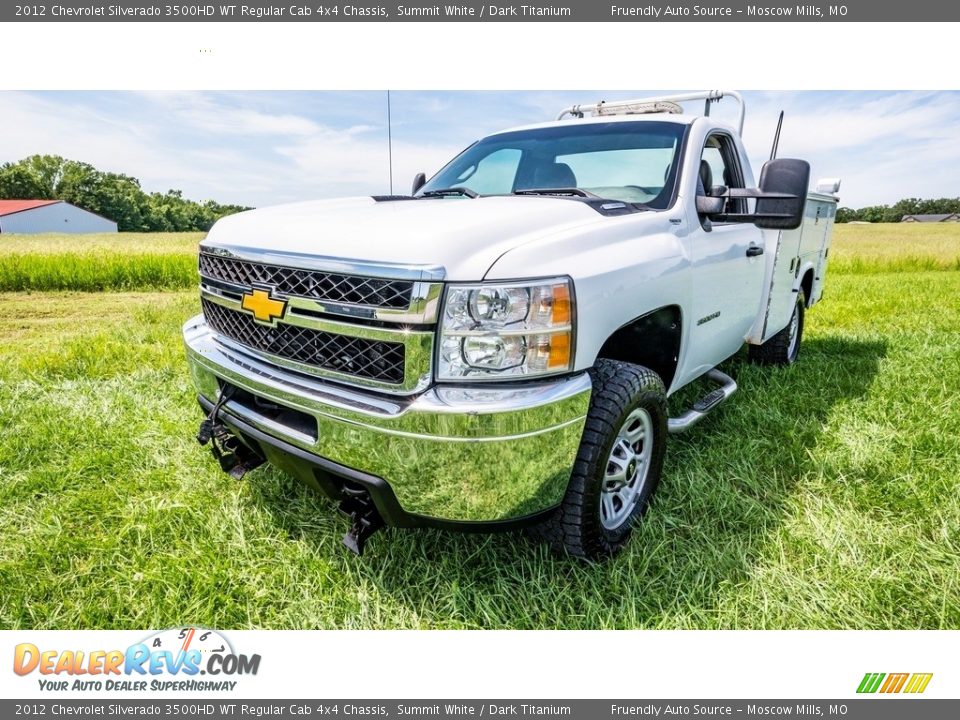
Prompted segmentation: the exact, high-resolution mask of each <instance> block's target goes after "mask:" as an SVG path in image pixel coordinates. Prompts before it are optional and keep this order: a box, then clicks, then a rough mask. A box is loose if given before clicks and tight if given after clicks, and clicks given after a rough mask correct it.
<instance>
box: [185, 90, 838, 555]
mask: <svg viewBox="0 0 960 720" xmlns="http://www.w3.org/2000/svg"><path fill="white" fill-rule="evenodd" d="M721 98H730V99H732V100H734V101H736V102H737V103H738V114H737V117H738V121H737V122H736V123H734V124H728V123H725V122H720V121H719V120H717V119H715V118H714V117H711V116H710V108H711V106H712V105H713V104H715V103H716V102H718V101H719V100H720V99H721ZM692 100H699V101H703V103H704V112H703V113H702V114H685V113H683V112H682V105H681V103H685V102H689V101H692ZM743 117H744V106H743V100H742V98H741V97H740V96H739V95H738V94H737V93H732V92H722V91H709V92H703V93H690V94H687V95H679V96H672V97H664V98H648V99H644V100H637V101H630V102H618V103H598V104H595V105H589V106H587V105H584V106H574V107H571V108H568V109H567V110H565V111H564V112H563V113H561V116H560V118H559V119H558V120H556V121H554V122H548V123H544V124H539V125H533V126H529V127H522V128H518V129H513V130H506V131H503V132H499V133H496V134H493V135H490V136H488V137H485V138H483V139H481V140H479V141H477V142H475V143H474V144H472V145H471V146H470V147H468V148H467V149H466V150H464V151H463V152H462V153H460V154H459V155H458V156H457V157H455V158H454V159H453V160H451V161H450V163H449V164H448V165H446V166H445V167H444V168H443V169H442V170H440V172H438V173H437V174H436V175H435V176H434V177H433V178H432V179H430V180H429V181H428V182H425V178H424V176H423V175H422V174H421V175H419V176H418V177H417V178H416V179H415V181H414V187H413V190H412V192H411V194H410V195H391V196H380V197H356V198H347V199H341V200H325V201H318V202H305V203H298V204H293V205H284V206H280V207H273V208H265V209H260V210H253V211H250V212H244V213H241V214H238V215H234V216H231V217H227V218H225V219H223V220H220V221H219V222H218V223H217V224H216V225H215V226H214V227H213V229H212V230H211V231H210V233H209V235H208V237H207V238H206V239H205V240H204V241H203V242H202V243H201V246H200V256H199V270H200V294H201V304H202V310H203V312H202V314H201V315H198V316H197V317H195V318H193V319H191V320H190V321H188V322H187V323H186V325H185V326H184V330H183V334H184V340H185V343H186V348H187V354H188V359H189V366H190V370H191V373H192V376H193V380H194V382H195V384H196V387H197V390H198V392H199V401H200V403H201V405H202V406H203V408H204V409H205V411H206V412H207V414H208V416H207V419H206V420H205V421H204V423H203V424H202V425H201V430H200V433H199V436H198V439H199V440H200V442H201V443H203V444H207V443H210V444H211V445H212V448H213V452H214V455H215V456H216V457H217V458H218V459H219V460H220V462H221V465H222V466H223V468H224V469H225V470H226V471H228V472H230V473H231V474H233V475H234V476H236V477H242V475H243V474H244V473H245V472H246V471H247V470H250V469H252V468H254V467H256V466H258V465H259V464H261V463H263V462H264V461H269V462H270V463H272V464H273V465H275V466H277V467H279V468H282V469H283V470H285V471H287V472H289V473H291V474H293V475H295V476H296V477H298V478H300V479H301V480H303V481H304V482H306V483H309V484H310V485H312V486H314V487H315V488H317V489H319V490H321V491H322V492H324V493H326V494H327V495H329V496H330V497H331V498H334V499H336V500H338V501H339V502H340V509H341V510H342V511H343V512H344V513H346V514H347V515H349V516H350V517H351V519H352V523H351V529H350V532H348V533H347V535H346V537H345V539H344V540H345V542H346V544H347V545H348V547H351V549H353V550H354V551H356V552H362V550H363V546H364V543H365V542H366V540H367V539H368V537H369V536H370V535H371V534H372V533H373V532H375V531H376V530H377V529H378V528H379V527H381V526H383V525H388V526H395V527H422V526H431V527H446V528H457V529H467V530H470V529H497V528H501V529H502V528H510V527H516V526H521V525H533V526H536V527H538V528H539V529H540V531H541V533H540V534H541V536H542V537H545V538H546V539H547V540H548V541H549V542H550V543H551V545H552V546H553V547H554V548H556V549H557V550H559V551H561V552H562V551H565V552H567V553H570V554H573V555H576V556H581V557H585V558H591V559H594V558H602V557H605V556H610V555H612V554H614V553H616V552H617V551H618V550H619V549H620V548H621V547H623V545H624V543H625V542H626V541H627V538H628V536H629V534H630V531H631V527H632V525H633V524H634V523H635V522H636V520H637V518H639V517H640V516H641V514H642V513H643V512H644V510H645V509H646V507H647V506H648V504H649V503H650V499H651V496H652V494H653V492H654V490H655V488H656V486H657V483H658V481H659V480H660V474H661V468H662V466H663V459H664V452H665V450H666V444H667V434H668V433H670V432H676V431H681V430H684V429H685V428H687V427H689V426H690V425H692V424H693V423H695V422H696V421H697V420H699V419H700V418H702V417H703V416H704V415H705V414H706V413H708V412H710V411H711V410H712V409H714V408H715V407H716V406H717V405H718V404H719V403H720V402H722V401H723V400H725V399H726V398H728V397H729V396H730V395H731V394H732V393H733V392H734V391H735V390H736V383H735V382H734V381H733V379H731V378H730V377H728V376H727V375H726V374H724V373H723V372H721V371H719V370H718V369H717V366H718V365H719V364H720V363H722V362H723V361H724V360H726V359H727V358H729V357H731V356H732V355H734V354H735V353H737V351H738V350H740V348H741V347H742V346H743V344H744V343H747V344H748V346H749V357H750V359H752V360H754V361H757V362H762V363H771V364H779V365H788V364H790V363H792V362H794V360H795V359H796V358H797V353H798V351H799V349H800V340H801V338H802V335H803V320H804V313H805V311H806V310H807V309H808V308H809V307H810V306H811V305H813V304H814V303H816V302H817V301H818V300H819V299H820V297H821V294H822V292H823V283H824V277H825V275H826V270H827V255H828V250H829V247H830V235H831V229H832V227H833V220H834V216H835V214H836V206H837V197H836V192H837V191H838V189H839V181H836V180H833V181H825V182H822V183H821V184H820V185H818V187H817V191H816V192H810V191H809V189H808V186H809V174H810V169H809V165H808V164H807V163H806V162H804V161H802V160H787V159H773V160H771V161H770V162H768V163H766V164H765V165H764V167H763V169H762V170H761V173H760V181H759V184H758V185H755V184H754V178H753V173H752V171H751V168H750V164H749V162H748V160H747V155H746V153H745V151H744V148H743V144H742V142H741V139H740V133H741V131H742V127H743ZM701 377H705V378H706V379H708V380H709V381H710V382H709V383H705V384H707V385H708V387H710V388H712V389H710V390H709V391H708V392H706V394H705V395H704V397H702V398H701V399H700V400H699V401H697V402H696V403H694V404H693V405H692V406H691V407H690V408H689V409H687V410H686V411H684V412H682V413H681V414H679V415H678V416H677V417H668V414H667V402H666V401H667V398H668V397H669V396H670V395H671V394H672V393H675V392H676V391H677V390H678V389H680V388H682V387H684V386H685V385H688V384H689V383H691V382H693V381H694V380H697V379H698V378H701Z"/></svg>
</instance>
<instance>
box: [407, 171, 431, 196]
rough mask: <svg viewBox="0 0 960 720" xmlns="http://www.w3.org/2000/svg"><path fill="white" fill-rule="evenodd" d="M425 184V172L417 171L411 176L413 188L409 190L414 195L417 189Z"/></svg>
mask: <svg viewBox="0 0 960 720" xmlns="http://www.w3.org/2000/svg"><path fill="white" fill-rule="evenodd" d="M426 184H427V175H426V173H417V174H416V175H414V176H413V190H411V191H410V194H411V195H416V194H417V191H418V190H419V189H420V188H422V187H423V186H424V185H426Z"/></svg>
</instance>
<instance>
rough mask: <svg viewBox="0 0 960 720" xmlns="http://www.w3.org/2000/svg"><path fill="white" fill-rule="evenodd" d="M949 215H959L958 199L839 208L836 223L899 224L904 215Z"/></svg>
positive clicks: (959, 202) (907, 201) (909, 201)
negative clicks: (856, 208) (857, 208)
mask: <svg viewBox="0 0 960 720" xmlns="http://www.w3.org/2000/svg"><path fill="white" fill-rule="evenodd" d="M950 213H960V198H939V199H938V200H921V199H920V198H904V199H903V200H901V201H899V202H897V203H894V204H893V205H871V206H870V207H865V208H860V209H859V210H854V209H853V208H847V207H842V208H839V209H838V210H837V222H854V221H862V222H872V223H892V222H900V221H901V220H902V219H903V216H904V215H941V214H942V215H948V214H950Z"/></svg>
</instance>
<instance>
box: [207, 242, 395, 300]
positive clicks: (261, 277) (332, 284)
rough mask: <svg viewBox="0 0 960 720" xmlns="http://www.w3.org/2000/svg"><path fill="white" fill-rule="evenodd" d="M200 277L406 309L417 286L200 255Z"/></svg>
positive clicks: (302, 294)
mask: <svg viewBox="0 0 960 720" xmlns="http://www.w3.org/2000/svg"><path fill="white" fill-rule="evenodd" d="M200 275H201V276H203V277H205V278H209V279H211V280H219V281H221V282H226V283H230V284H233V285H242V286H250V285H266V286H269V287H271V288H273V291H274V293H276V294H277V295H286V296H296V297H302V298H309V299H311V300H320V301H326V302H334V303H345V304H348V305H367V306H371V307H378V308H391V309H404V308H408V307H409V306H410V302H411V298H412V295H413V286H414V283H413V282H411V281H409V280H389V279H384V278H375V277H361V276H357V275H345V274H340V273H332V272H322V271H319V270H308V269H300V268H292V267H280V266H277V265H270V264H267V263H262V262H253V261H250V260H240V259H236V258H229V257H223V256H221V255H214V254H208V253H204V252H201V253H200Z"/></svg>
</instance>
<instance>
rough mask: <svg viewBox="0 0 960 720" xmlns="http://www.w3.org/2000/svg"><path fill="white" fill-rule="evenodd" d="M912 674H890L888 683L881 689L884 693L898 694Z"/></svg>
mask: <svg viewBox="0 0 960 720" xmlns="http://www.w3.org/2000/svg"><path fill="white" fill-rule="evenodd" d="M909 676H910V673H890V674H889V675H887V681H886V682H885V683H883V687H882V688H880V692H882V693H898V692H900V690H902V689H903V684H904V683H905V682H907V678H908V677H909Z"/></svg>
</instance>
